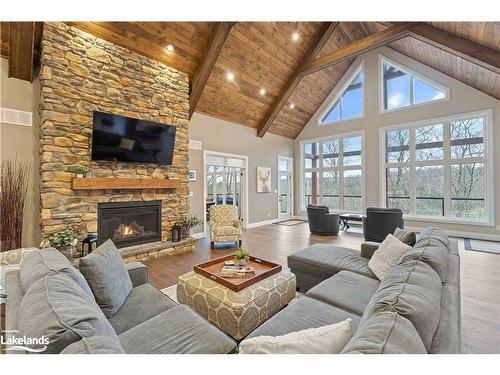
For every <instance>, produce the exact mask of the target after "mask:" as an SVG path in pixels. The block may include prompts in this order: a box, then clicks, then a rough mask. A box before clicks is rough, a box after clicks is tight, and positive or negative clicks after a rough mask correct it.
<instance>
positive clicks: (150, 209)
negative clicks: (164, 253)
mask: <svg viewBox="0 0 500 375" xmlns="http://www.w3.org/2000/svg"><path fill="white" fill-rule="evenodd" d="M97 239H98V240H97V241H98V245H100V244H101V243H103V242H105V241H106V240H107V239H111V240H112V241H113V242H114V243H115V245H116V246H117V247H118V248H122V247H127V246H134V245H141V244H145V243H150V242H156V241H161V201H149V202H112V203H99V204H98V205H97Z"/></svg>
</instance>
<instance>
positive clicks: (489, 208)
mask: <svg viewBox="0 0 500 375" xmlns="http://www.w3.org/2000/svg"><path fill="white" fill-rule="evenodd" d="M475 117H484V119H485V128H484V135H485V137H486V139H485V142H484V148H485V150H484V163H485V164H486V168H485V169H486V181H485V183H484V186H485V192H484V199H485V200H484V202H485V207H486V209H485V214H486V218H485V219H484V220H473V219H468V218H453V217H449V216H448V217H445V216H424V215H411V214H405V215H404V218H405V219H408V220H414V221H428V222H429V221H430V222H433V221H435V222H440V223H453V224H469V225H477V226H494V225H495V196H494V192H495V186H494V184H495V182H494V180H495V178H494V158H493V157H494V156H493V110H492V109H488V110H483V111H476V112H467V113H460V114H456V115H452V116H446V117H439V118H432V119H428V120H421V121H414V122H409V123H404V124H398V125H392V126H386V127H382V128H380V129H379V150H380V152H379V181H380V197H379V205H380V207H386V204H385V194H386V189H387V186H386V181H385V173H386V171H385V168H386V162H385V137H384V135H385V133H386V132H387V131H390V130H397V129H405V128H416V127H419V126H425V125H430V124H436V123H440V122H450V121H456V120H464V119H467V118H475ZM443 131H444V129H443ZM410 134H412V132H410ZM409 144H410V147H412V145H414V144H415V142H414V140H413V141H412V140H411V139H410V142H409ZM451 160H452V159H451V158H450V156H449V155H447V154H446V153H445V155H444V158H443V160H438V161H429V162H425V163H426V165H427V164H429V165H430V164H433V163H435V164H441V165H443V166H445V165H449V164H452V163H451ZM472 160H473V158H471V161H472ZM410 163H411V160H410ZM391 165H394V167H397V166H398V165H397V163H394V164H392V163H391ZM410 167H411V166H410ZM443 173H444V172H443ZM411 175H412V174H410V176H411ZM444 178H445V176H443V183H444V186H443V188H444V191H443V194H444V195H445V194H446V191H447V190H448V189H445V186H446V184H449V181H448V182H446V180H444ZM414 186H415V183H414V181H411V180H410V190H411V189H414ZM412 193H413V195H414V192H410V194H412ZM412 201H413V200H412V199H410V202H412ZM445 202H446V201H445ZM445 204H446V203H445ZM410 212H414V210H412V208H411V207H410ZM446 213H448V214H449V212H446V206H445V214H446Z"/></svg>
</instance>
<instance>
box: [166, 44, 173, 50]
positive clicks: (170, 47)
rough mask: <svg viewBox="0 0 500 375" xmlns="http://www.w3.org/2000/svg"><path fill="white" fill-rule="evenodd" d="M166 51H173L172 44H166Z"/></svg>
mask: <svg viewBox="0 0 500 375" xmlns="http://www.w3.org/2000/svg"><path fill="white" fill-rule="evenodd" d="M167 51H168V52H174V46H173V45H172V44H167Z"/></svg>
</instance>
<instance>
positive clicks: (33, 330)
mask: <svg viewBox="0 0 500 375" xmlns="http://www.w3.org/2000/svg"><path fill="white" fill-rule="evenodd" d="M95 335H100V336H107V337H110V338H112V339H114V340H115V341H117V340H118V337H117V336H116V333H115V331H114V330H113V327H111V324H110V323H109V321H108V320H107V319H106V318H105V317H104V314H103V313H102V311H101V310H100V309H99V306H97V304H96V303H95V301H94V298H93V297H90V296H89V295H88V294H87V293H85V292H84V291H83V289H82V288H81V287H80V286H79V285H78V284H77V283H76V282H75V281H74V280H73V279H72V278H70V277H68V276H67V275H64V274H59V273H50V274H48V275H46V276H44V277H42V278H40V279H38V280H37V281H35V282H34V283H33V284H32V285H31V287H30V288H29V289H28V291H27V292H26V294H25V295H24V296H23V299H22V301H21V305H20V307H19V336H26V337H42V336H45V337H46V338H48V339H49V340H48V344H47V347H46V348H45V350H44V351H43V353H59V352H61V351H62V350H63V349H64V348H66V347H67V346H68V345H71V344H72V343H74V342H77V341H79V340H81V339H82V338H83V337H92V336H95ZM35 348H39V346H38V345H37V346H35V347H33V349H35Z"/></svg>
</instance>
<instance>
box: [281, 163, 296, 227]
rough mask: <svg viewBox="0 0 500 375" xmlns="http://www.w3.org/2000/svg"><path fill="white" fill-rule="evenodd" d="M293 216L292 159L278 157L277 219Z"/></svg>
mask: <svg viewBox="0 0 500 375" xmlns="http://www.w3.org/2000/svg"><path fill="white" fill-rule="evenodd" d="M292 216H293V159H292V158H289V157H286V156H278V219H280V220H286V219H290V218H291V217H292Z"/></svg>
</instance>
